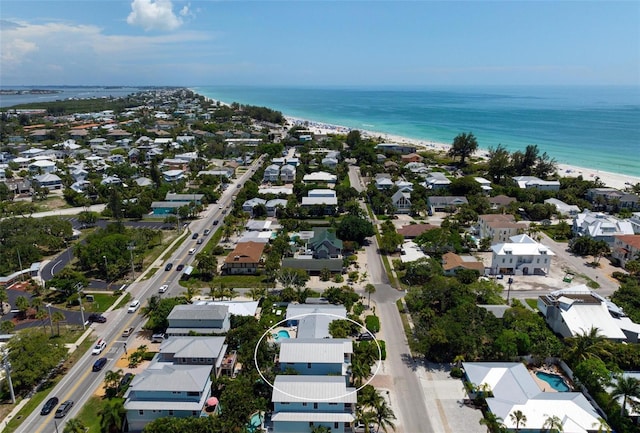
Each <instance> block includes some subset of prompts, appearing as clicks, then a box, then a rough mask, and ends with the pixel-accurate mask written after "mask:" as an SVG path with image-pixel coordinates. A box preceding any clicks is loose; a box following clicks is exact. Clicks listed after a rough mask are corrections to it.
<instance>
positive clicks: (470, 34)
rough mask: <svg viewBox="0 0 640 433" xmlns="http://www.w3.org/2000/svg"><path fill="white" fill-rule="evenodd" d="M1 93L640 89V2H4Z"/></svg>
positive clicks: (0, 41) (0, 9)
mask: <svg viewBox="0 0 640 433" xmlns="http://www.w3.org/2000/svg"><path fill="white" fill-rule="evenodd" d="M0 62H1V63H0V85H2V86H11V85H46V84H51V85H74V84H85V85H179V86H199V85H235V84H237V85H247V84H250V85H294V86H309V85H314V86H315V85H318V86H336V85H347V86H349V85H364V86H381V85H392V86H428V85H496V84H499V85H505V84H506V85H600V84H607V85H608V84H615V85H634V86H638V85H640V2H638V1H627V2H615V1H591V2H583V1H565V2H557V1H532V2H519V1H502V2H485V1H471V2H456V1H447V2H431V1H410V2H402V1H303V0H298V1H269V0H262V1H254V2H250V1H208V0H191V1H178V0H122V1H120V0H91V1H79V0H78V1H62V0H49V1H32V0H2V2H1V3H0Z"/></svg>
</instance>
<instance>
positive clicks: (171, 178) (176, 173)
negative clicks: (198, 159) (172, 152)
mask: <svg viewBox="0 0 640 433" xmlns="http://www.w3.org/2000/svg"><path fill="white" fill-rule="evenodd" d="M162 175H163V176H164V180H165V181H166V182H178V181H180V180H182V179H184V171H183V170H168V171H164V172H162Z"/></svg>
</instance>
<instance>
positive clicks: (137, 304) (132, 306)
mask: <svg viewBox="0 0 640 433" xmlns="http://www.w3.org/2000/svg"><path fill="white" fill-rule="evenodd" d="M138 308H140V301H138V300H137V299H134V300H133V302H131V303H130V304H129V308H128V309H127V313H135V312H136V311H138Z"/></svg>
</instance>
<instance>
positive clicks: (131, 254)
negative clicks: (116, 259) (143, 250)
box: [127, 243, 136, 280]
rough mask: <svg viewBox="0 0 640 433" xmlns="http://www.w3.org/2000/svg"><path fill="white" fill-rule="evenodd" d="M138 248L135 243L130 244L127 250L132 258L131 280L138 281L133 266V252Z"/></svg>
mask: <svg viewBox="0 0 640 433" xmlns="http://www.w3.org/2000/svg"><path fill="white" fill-rule="evenodd" d="M135 248H136V246H135V245H134V244H133V243H130V244H129V245H127V249H128V250H129V254H130V256H131V275H132V277H131V280H135V279H136V269H135V267H134V266H133V250H134V249H135Z"/></svg>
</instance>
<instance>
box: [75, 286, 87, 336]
mask: <svg viewBox="0 0 640 433" xmlns="http://www.w3.org/2000/svg"><path fill="white" fill-rule="evenodd" d="M75 288H76V290H77V291H78V303H80V317H81V318H82V330H83V331H84V330H85V329H87V325H86V324H85V323H86V322H85V321H84V308H82V293H81V291H82V288H83V287H82V283H78V284H76V287H75Z"/></svg>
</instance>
